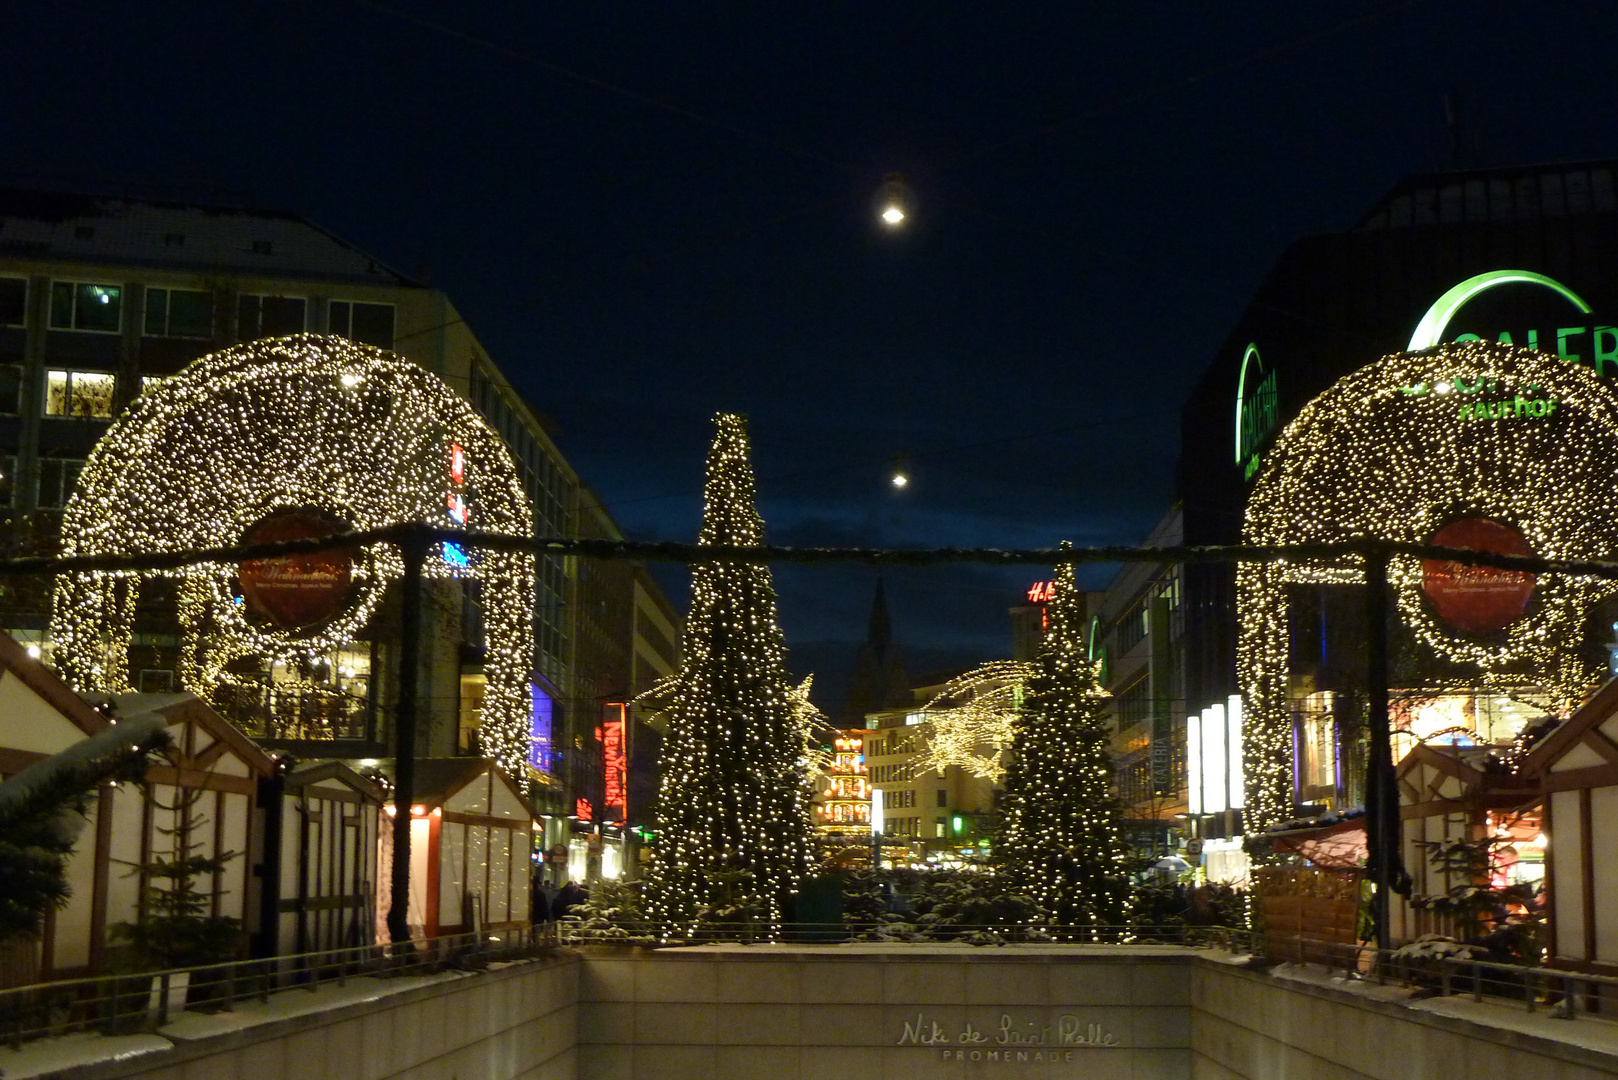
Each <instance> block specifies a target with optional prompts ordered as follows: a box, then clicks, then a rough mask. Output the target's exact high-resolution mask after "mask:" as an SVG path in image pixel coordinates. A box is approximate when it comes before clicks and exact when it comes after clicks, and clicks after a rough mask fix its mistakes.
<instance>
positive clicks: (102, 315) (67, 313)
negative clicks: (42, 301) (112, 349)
mask: <svg viewBox="0 0 1618 1080" xmlns="http://www.w3.org/2000/svg"><path fill="white" fill-rule="evenodd" d="M123 293H124V291H123V290H122V289H120V288H119V287H118V286H116V285H91V284H87V283H84V282H77V281H53V282H52V283H51V329H52V330H90V331H94V332H96V333H99V334H116V333H117V332H118V328H119V327H120V326H121V325H122V322H121V321H120V313H121V311H122V310H123Z"/></svg>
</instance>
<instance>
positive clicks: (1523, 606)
mask: <svg viewBox="0 0 1618 1080" xmlns="http://www.w3.org/2000/svg"><path fill="white" fill-rule="evenodd" d="M1427 542H1428V543H1430V544H1437V545H1439V546H1440V547H1453V548H1471V549H1472V550H1473V551H1490V552H1494V553H1495V554H1497V555H1532V554H1534V551H1533V549H1532V548H1530V547H1529V546H1528V541H1527V539H1525V538H1524V537H1523V534H1522V533H1520V532H1518V531H1517V530H1516V529H1515V528H1513V527H1512V526H1510V525H1507V524H1506V523H1505V522H1503V521H1496V520H1494V519H1493V518H1485V517H1473V518H1461V519H1460V520H1459V521H1452V522H1450V523H1449V524H1448V525H1445V526H1444V527H1443V528H1442V529H1439V530H1438V531H1437V532H1435V533H1433V535H1432V537H1431V538H1430V539H1429V540H1428V541H1427ZM1537 580H1538V579H1537V578H1536V577H1535V575H1533V574H1529V573H1525V572H1523V571H1521V570H1502V569H1499V568H1498V567H1493V566H1468V565H1466V564H1464V563H1459V562H1455V561H1454V560H1452V559H1423V560H1422V563H1421V588H1422V591H1423V592H1424V593H1426V594H1427V599H1429V600H1431V601H1432V603H1433V607H1434V608H1435V609H1437V611H1438V617H1439V618H1440V619H1443V620H1444V621H1445V622H1446V623H1448V624H1449V625H1450V626H1453V627H1454V628H1455V629H1457V630H1460V631H1463V632H1465V633H1469V634H1492V633H1494V632H1495V631H1497V630H1503V629H1505V628H1506V627H1507V626H1510V625H1511V624H1512V623H1514V622H1516V621H1517V620H1518V619H1520V618H1522V617H1523V613H1524V612H1525V611H1527V609H1528V601H1529V600H1530V599H1531V598H1532V597H1533V595H1534V585H1535V583H1536V581H1537Z"/></svg>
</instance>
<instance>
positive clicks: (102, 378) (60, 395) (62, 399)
mask: <svg viewBox="0 0 1618 1080" xmlns="http://www.w3.org/2000/svg"><path fill="white" fill-rule="evenodd" d="M115 379H116V377H115V376H114V375H112V373H110V372H106V371H61V370H51V371H47V372H45V415H46V416H71V417H74V418H76V419H91V420H110V419H112V389H113V384H114V382H115Z"/></svg>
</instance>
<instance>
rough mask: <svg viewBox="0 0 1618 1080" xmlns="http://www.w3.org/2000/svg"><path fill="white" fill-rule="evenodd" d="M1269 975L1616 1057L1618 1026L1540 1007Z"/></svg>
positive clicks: (1280, 971)
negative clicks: (1570, 1016)
mask: <svg viewBox="0 0 1618 1080" xmlns="http://www.w3.org/2000/svg"><path fill="white" fill-rule="evenodd" d="M1270 974H1271V975H1273V976H1274V977H1276V978H1280V979H1291V980H1293V981H1295V982H1303V983H1310V984H1313V985H1316V986H1329V987H1332V988H1333V989H1336V990H1343V991H1346V992H1348V993H1350V994H1354V995H1356V996H1358V997H1365V998H1372V999H1375V1000H1378V1001H1390V1002H1394V1003H1396V1004H1399V1005H1402V1006H1403V1007H1405V1008H1407V1009H1412V1010H1415V1011H1417V1012H1424V1013H1430V1014H1432V1015H1434V1016H1447V1017H1450V1018H1451V1019H1455V1020H1465V1021H1468V1022H1470V1023H1473V1024H1477V1025H1479V1026H1480V1027H1486V1028H1492V1029H1494V1030H1496V1031H1514V1032H1517V1033H1518V1034H1521V1035H1530V1036H1533V1037H1535V1038H1540V1039H1545V1040H1547V1041H1549V1042H1556V1043H1561V1044H1563V1045H1565V1046H1577V1047H1580V1048H1582V1049H1585V1050H1593V1051H1595V1052H1596V1053H1600V1054H1611V1055H1613V1056H1615V1057H1618V1022H1614V1021H1612V1020H1607V1019H1604V1018H1601V1017H1596V1016H1591V1015H1589V1014H1587V1013H1581V1014H1579V1015H1578V1016H1577V1017H1576V1018H1575V1019H1572V1020H1565V1019H1562V1018H1561V1017H1560V1016H1559V1015H1558V1013H1557V1012H1556V1010H1555V1009H1554V1008H1553V1007H1549V1006H1545V1005H1540V1006H1539V1007H1538V1008H1537V1009H1536V1011H1534V1012H1529V1011H1528V1009H1527V1006H1525V1005H1524V1004H1523V1003H1522V1002H1512V1001H1505V1000H1502V999H1500V998H1485V999H1484V1000H1482V1001H1473V1000H1472V997H1471V995H1470V994H1455V995H1453V996H1451V997H1413V996H1412V995H1413V994H1415V993H1417V991H1415V990H1412V989H1411V988H1410V987H1408V986H1401V985H1398V984H1393V983H1390V984H1388V985H1385V986H1384V985H1379V984H1378V983H1376V982H1375V981H1374V980H1365V979H1349V978H1346V977H1345V976H1344V974H1343V973H1342V972H1341V971H1328V970H1326V969H1324V968H1317V967H1307V966H1305V967H1299V966H1298V965H1296V964H1281V965H1279V966H1277V967H1275V968H1273V969H1271V971H1270Z"/></svg>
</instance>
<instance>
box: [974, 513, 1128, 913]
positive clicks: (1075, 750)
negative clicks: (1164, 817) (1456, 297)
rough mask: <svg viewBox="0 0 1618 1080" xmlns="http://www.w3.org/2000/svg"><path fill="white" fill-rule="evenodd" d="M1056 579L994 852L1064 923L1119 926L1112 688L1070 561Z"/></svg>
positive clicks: (1123, 893) (1015, 739)
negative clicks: (1100, 667)
mask: <svg viewBox="0 0 1618 1080" xmlns="http://www.w3.org/2000/svg"><path fill="white" fill-rule="evenodd" d="M1062 546H1063V547H1067V546H1068V545H1067V544H1066V543H1064V544H1063V545H1062ZM1054 586H1055V590H1054V591H1055V595H1054V596H1053V597H1052V598H1051V600H1050V601H1049V602H1048V603H1047V605H1046V609H1045V610H1046V614H1047V616H1048V617H1049V620H1050V625H1049V629H1048V631H1047V632H1046V634H1045V640H1044V641H1043V642H1042V643H1041V645H1040V650H1039V657H1038V659H1037V661H1036V663H1035V668H1036V671H1035V672H1034V673H1033V674H1032V675H1031V676H1030V677H1029V679H1028V683H1027V690H1026V693H1025V695H1024V698H1023V703H1022V708H1021V709H1020V710H1018V712H1017V716H1016V719H1015V720H1014V721H1013V729H1012V739H1011V750H1010V760H1009V762H1008V763H1007V766H1006V780H1005V785H1006V793H1005V801H1004V806H1005V819H1004V821H1003V823H1002V825H1001V835H1000V842H999V844H998V846H997V849H996V852H995V855H996V861H997V862H998V863H999V865H1000V868H1001V871H1002V872H1003V873H1004V874H1005V875H1006V877H1007V884H1008V885H1009V886H1010V888H1011V889H1013V890H1014V891H1017V892H1021V893H1025V894H1027V895H1028V896H1030V897H1032V898H1033V899H1034V900H1036V901H1038V903H1039V905H1040V906H1041V907H1043V908H1044V909H1045V910H1046V911H1048V912H1049V913H1050V915H1051V918H1052V919H1053V920H1054V921H1055V922H1056V923H1057V924H1059V925H1065V926H1103V925H1110V926H1116V925H1119V924H1121V923H1122V922H1123V921H1124V910H1125V903H1126V900H1127V896H1128V887H1127V884H1126V880H1125V871H1124V856H1125V848H1124V841H1123V837H1122V835H1121V834H1120V832H1119V829H1118V809H1119V808H1118V803H1117V800H1116V799H1114V798H1113V796H1112V794H1111V791H1110V785H1111V782H1112V754H1111V753H1110V752H1109V750H1108V745H1107V744H1108V739H1109V733H1108V730H1107V720H1106V716H1105V714H1104V713H1103V712H1102V710H1101V706H1102V702H1103V700H1104V699H1105V698H1106V692H1105V691H1104V690H1102V689H1101V684H1100V682H1099V680H1098V679H1097V669H1096V665H1095V664H1093V663H1091V661H1090V660H1089V658H1088V655H1087V650H1086V649H1085V647H1084V641H1083V621H1084V619H1083V612H1082V611H1081V610H1080V608H1079V595H1078V588H1077V586H1076V585H1075V584H1074V577H1073V567H1072V565H1071V564H1068V565H1065V566H1062V567H1060V568H1059V569H1058V570H1057V572H1056V576H1055V581H1054Z"/></svg>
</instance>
